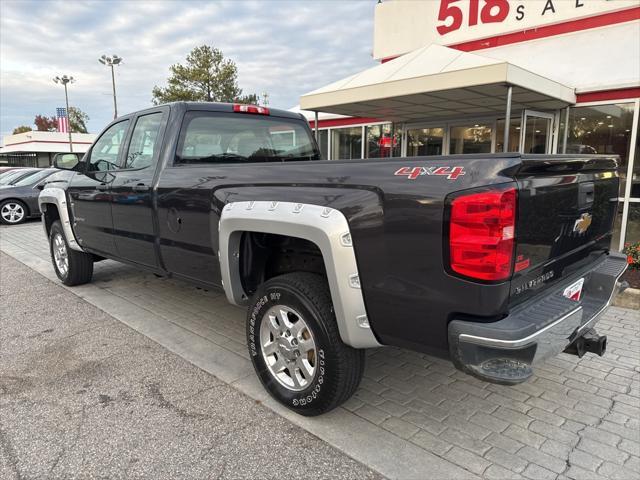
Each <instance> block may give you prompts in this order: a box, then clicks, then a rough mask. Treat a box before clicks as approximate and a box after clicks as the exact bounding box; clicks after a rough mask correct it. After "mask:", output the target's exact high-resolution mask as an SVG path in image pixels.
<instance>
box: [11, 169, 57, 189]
mask: <svg viewBox="0 0 640 480" xmlns="http://www.w3.org/2000/svg"><path fill="white" fill-rule="evenodd" d="M53 172H55V170H50V169H46V170H38V171H37V172H36V173H34V174H33V175H28V176H27V177H25V178H23V179H21V180H18V181H17V182H15V183H14V184H13V185H15V186H16V187H26V186H28V185H33V184H35V183H38V182H39V181H40V180H43V179H45V178H47V177H48V176H49V175H51V174H52V173H53Z"/></svg>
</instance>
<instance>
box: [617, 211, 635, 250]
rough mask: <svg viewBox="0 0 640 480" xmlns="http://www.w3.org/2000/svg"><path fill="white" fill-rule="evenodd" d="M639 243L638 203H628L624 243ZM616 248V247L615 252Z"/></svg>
mask: <svg viewBox="0 0 640 480" xmlns="http://www.w3.org/2000/svg"><path fill="white" fill-rule="evenodd" d="M635 242H640V203H638V202H629V213H628V218H627V232H626V235H625V238H624V243H625V244H627V243H635ZM617 249H618V246H617V245H616V250H617Z"/></svg>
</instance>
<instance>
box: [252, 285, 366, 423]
mask: <svg viewBox="0 0 640 480" xmlns="http://www.w3.org/2000/svg"><path fill="white" fill-rule="evenodd" d="M247 343H248V346H249V354H250V355H251V359H252V362H253V367H254V368H255V370H256V373H257V374H258V377H259V378H260V381H261V382H262V384H263V385H264V387H265V388H266V389H267V391H268V392H269V393H270V394H271V396H273V397H274V398H275V399H276V400H278V401H279V402H280V403H282V404H283V405H285V406H286V407H287V408H289V409H291V410H293V411H295V412H297V413H299V414H301V415H305V416H315V415H320V414H322V413H325V412H328V411H329V410H332V409H334V408H336V407H337V406H339V405H340V404H342V403H343V402H344V401H346V400H347V399H348V398H349V397H351V395H353V393H354V392H355V390H356V388H357V387H358V384H359V383H360V379H361V378H362V373H363V370H364V350H357V349H355V348H351V347H349V346H348V345H345V344H344V343H343V342H342V340H341V338H340V333H339V331H338V325H337V323H336V319H335V315H334V312H333V306H332V303H331V295H330V293H329V288H328V286H327V283H326V280H325V279H324V278H323V277H321V276H319V275H315V274H311V273H289V274H286V275H282V276H279V277H275V278H272V279H270V280H268V281H267V282H265V283H264V284H262V285H261V286H260V288H259V289H258V291H257V292H256V294H255V295H254V297H253V302H252V304H251V306H250V307H249V310H248V315H247Z"/></svg>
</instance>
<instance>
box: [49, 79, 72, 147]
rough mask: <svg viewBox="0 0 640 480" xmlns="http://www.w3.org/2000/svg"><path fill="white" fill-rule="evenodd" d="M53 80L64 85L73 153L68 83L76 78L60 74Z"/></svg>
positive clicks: (68, 129) (70, 145) (70, 144)
mask: <svg viewBox="0 0 640 480" xmlns="http://www.w3.org/2000/svg"><path fill="white" fill-rule="evenodd" d="M53 81H54V82H56V83H61V84H62V85H64V99H65V102H66V104H67V123H68V128H67V131H68V132H69V151H70V152H71V153H73V141H72V140H71V119H70V118H69V115H70V112H69V93H68V92H67V84H68V83H74V82H75V80H74V79H73V77H72V76H67V75H63V76H61V77H59V76H56V77H54V79H53Z"/></svg>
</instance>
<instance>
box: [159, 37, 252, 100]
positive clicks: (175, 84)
mask: <svg viewBox="0 0 640 480" xmlns="http://www.w3.org/2000/svg"><path fill="white" fill-rule="evenodd" d="M169 70H170V72H171V75H170V76H169V78H168V79H167V86H166V87H165V88H162V87H158V86H157V85H156V86H155V87H153V90H152V92H151V93H152V95H153V103H154V105H159V104H161V103H167V102H175V101H180V100H187V101H196V102H240V103H257V102H258V96H257V95H256V94H249V95H243V94H242V89H241V88H240V87H239V86H238V67H237V66H236V64H235V63H234V62H233V60H230V59H228V58H227V59H225V58H224V55H223V54H222V52H221V51H220V50H218V49H217V48H213V47H210V46H208V45H202V46H200V47H196V48H194V49H193V50H191V52H190V53H189V55H187V62H186V64H184V65H181V64H179V63H178V64H175V65H171V67H169Z"/></svg>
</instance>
